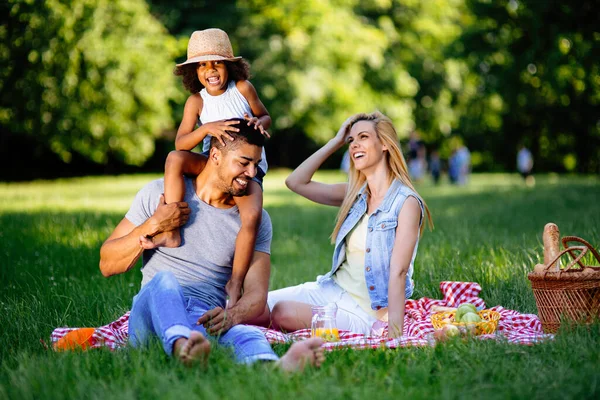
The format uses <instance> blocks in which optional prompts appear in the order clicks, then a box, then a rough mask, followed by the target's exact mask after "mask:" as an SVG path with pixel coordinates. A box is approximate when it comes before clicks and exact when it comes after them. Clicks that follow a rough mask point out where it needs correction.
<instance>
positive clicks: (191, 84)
mask: <svg viewBox="0 0 600 400" xmlns="http://www.w3.org/2000/svg"><path fill="white" fill-rule="evenodd" d="M224 63H225V66H226V67H227V74H228V75H229V77H228V79H229V80H233V81H234V82H237V81H242V80H244V81H245V80H248V78H250V64H248V61H246V60H245V59H243V58H242V59H240V60H238V61H227V60H225V61H224ZM197 68H198V63H192V64H186V65H182V66H180V67H175V69H174V70H173V73H174V74H175V75H177V76H181V77H182V79H183V87H185V88H186V89H187V90H188V91H189V92H190V93H192V94H194V93H198V92H200V91H201V90H202V88H203V87H204V85H202V84H201V83H200V81H199V80H198V74H197V73H196V69H197Z"/></svg>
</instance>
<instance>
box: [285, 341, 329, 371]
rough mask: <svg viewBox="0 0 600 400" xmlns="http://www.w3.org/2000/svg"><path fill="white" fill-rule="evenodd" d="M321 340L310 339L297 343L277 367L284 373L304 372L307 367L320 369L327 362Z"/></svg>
mask: <svg viewBox="0 0 600 400" xmlns="http://www.w3.org/2000/svg"><path fill="white" fill-rule="evenodd" d="M323 343H324V341H323V339H321V338H310V339H307V340H303V341H302V342H296V343H294V344H293V345H292V347H290V349H289V350H288V351H287V352H286V353H285V354H284V355H283V357H281V359H280V360H279V361H278V362H277V365H278V366H279V367H280V368H281V369H283V370H284V371H302V370H303V369H304V367H306V366H307V365H312V366H314V367H317V368H318V367H320V366H321V364H322V363H323V361H325V353H324V350H323V348H322V347H321V345H322V344H323Z"/></svg>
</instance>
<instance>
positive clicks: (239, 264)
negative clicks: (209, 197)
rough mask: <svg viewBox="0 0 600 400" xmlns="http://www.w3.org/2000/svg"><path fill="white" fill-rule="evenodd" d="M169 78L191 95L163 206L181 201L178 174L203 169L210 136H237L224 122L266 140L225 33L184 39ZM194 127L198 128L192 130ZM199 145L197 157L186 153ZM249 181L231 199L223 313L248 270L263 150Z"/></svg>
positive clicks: (263, 119) (266, 121) (243, 67)
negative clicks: (234, 210) (233, 231)
mask: <svg viewBox="0 0 600 400" xmlns="http://www.w3.org/2000/svg"><path fill="white" fill-rule="evenodd" d="M175 75H178V76H181V77H182V78H183V85H184V86H185V88H186V89H187V90H189V91H190V92H191V93H192V95H191V96H190V97H188V99H187V101H186V103H185V108H184V111H183V118H182V120H181V124H180V125H179V129H178V130H177V138H176V139H175V148H176V149H177V150H176V151H173V152H171V153H170V154H169V156H168V157H167V161H166V163H165V202H166V203H172V202H179V201H183V196H184V193H185V184H184V180H183V175H184V174H189V175H197V174H199V173H200V171H202V169H203V168H204V165H205V164H206V159H207V155H208V151H209V149H210V138H211V136H214V137H216V138H217V139H218V140H219V141H220V142H221V143H223V144H224V143H225V141H227V140H233V139H232V137H231V136H229V135H228V134H227V133H228V132H237V131H239V129H238V128H236V126H235V124H236V122H234V121H224V120H226V119H230V118H244V119H245V120H247V121H248V122H247V123H248V125H249V126H250V125H254V128H255V129H259V130H260V132H261V133H262V134H263V135H265V136H267V137H269V135H268V133H267V131H266V130H267V129H268V128H269V126H270V125H271V117H270V116H269V113H268V112H267V109H266V108H265V106H264V105H263V103H262V102H261V101H260V99H259V98H258V95H257V93H256V90H255V89H254V86H252V84H251V83H250V82H249V81H248V80H247V79H248V77H249V75H250V67H249V65H248V63H247V62H246V61H245V60H244V59H242V57H234V56H233V50H232V48H231V43H230V42H229V37H228V36H227V33H225V32H224V31H222V30H220V29H206V30H203V31H195V32H194V33H192V36H191V37H190V41H189V43H188V50H187V60H186V61H185V62H184V63H182V64H177V68H176V69H175ZM197 123H198V125H199V127H198V128H196V124H197ZM200 143H203V154H197V153H192V152H190V151H189V150H192V149H193V148H195V147H196V146H197V145H198V144H200ZM261 158H262V160H261V162H260V164H259V168H258V173H257V176H256V178H255V180H253V181H251V182H250V183H249V184H248V188H247V190H246V193H247V195H246V196H242V197H236V198H235V201H236V204H237V206H238V208H239V210H240V218H241V227H240V231H239V233H238V237H237V239H236V247H235V255H234V260H233V271H232V274H231V279H230V280H229V282H227V285H226V287H225V290H226V292H227V295H228V296H229V303H228V307H232V306H233V305H235V303H236V302H237V300H238V299H239V297H240V291H241V288H242V283H243V281H244V278H245V276H246V272H247V271H248V268H249V267H250V262H251V258H252V254H253V253H254V245H255V242H256V231H257V228H258V226H259V224H260V217H261V215H262V203H263V201H262V178H263V177H264V175H265V173H266V172H267V162H266V157H265V151H264V149H263V153H262V157H261ZM165 243H166V245H167V246H170V247H177V246H179V244H180V243H181V238H180V235H179V231H175V232H173V233H172V234H171V236H170V237H168V238H167V239H166V242H165Z"/></svg>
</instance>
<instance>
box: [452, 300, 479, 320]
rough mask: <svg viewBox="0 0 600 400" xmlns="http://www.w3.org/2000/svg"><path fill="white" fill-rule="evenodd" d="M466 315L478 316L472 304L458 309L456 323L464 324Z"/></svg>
mask: <svg viewBox="0 0 600 400" xmlns="http://www.w3.org/2000/svg"><path fill="white" fill-rule="evenodd" d="M466 313H474V314H477V308H476V307H475V306H474V305H473V304H471V303H463V304H461V305H460V306H459V307H458V308H457V309H456V314H455V315H454V320H455V321H456V322H463V320H462V318H463V315H465V314H466Z"/></svg>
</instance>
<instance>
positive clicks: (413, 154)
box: [408, 130, 423, 161]
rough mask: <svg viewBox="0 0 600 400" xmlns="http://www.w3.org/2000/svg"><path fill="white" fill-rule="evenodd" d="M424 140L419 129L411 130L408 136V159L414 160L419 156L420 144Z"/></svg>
mask: <svg viewBox="0 0 600 400" xmlns="http://www.w3.org/2000/svg"><path fill="white" fill-rule="evenodd" d="M422 144H423V142H422V141H421V138H420V136H419V134H418V133H417V131H414V130H413V131H411V132H410V134H409V137H408V160H409V161H410V160H413V159H415V158H417V151H418V150H419V146H421V145H422Z"/></svg>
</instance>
